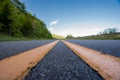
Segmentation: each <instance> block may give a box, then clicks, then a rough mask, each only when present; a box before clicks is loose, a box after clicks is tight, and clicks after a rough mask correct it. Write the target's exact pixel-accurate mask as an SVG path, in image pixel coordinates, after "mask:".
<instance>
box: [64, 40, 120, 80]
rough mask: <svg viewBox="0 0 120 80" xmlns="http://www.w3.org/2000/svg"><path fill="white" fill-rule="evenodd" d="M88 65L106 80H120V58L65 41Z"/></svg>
mask: <svg viewBox="0 0 120 80" xmlns="http://www.w3.org/2000/svg"><path fill="white" fill-rule="evenodd" d="M63 42H64V43H65V44H66V45H67V46H68V47H69V48H70V49H71V50H73V51H74V52H75V53H76V54H77V55H78V56H79V57H80V58H82V59H83V60H84V61H85V62H86V63H87V64H88V65H90V66H91V67H92V68H93V69H95V70H96V71H98V73H99V74H100V75H101V76H102V77H103V78H104V79H105V80H120V58H117V57H114V56H111V55H107V54H102V53H101V52H98V51H95V50H92V49H89V48H86V47H83V46H80V45H77V44H74V43H70V42H67V41H63Z"/></svg>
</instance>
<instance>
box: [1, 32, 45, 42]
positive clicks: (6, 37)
mask: <svg viewBox="0 0 120 80" xmlns="http://www.w3.org/2000/svg"><path fill="white" fill-rule="evenodd" d="M27 40H43V39H40V38H27V37H14V36H10V35H8V34H3V33H0V41H27Z"/></svg>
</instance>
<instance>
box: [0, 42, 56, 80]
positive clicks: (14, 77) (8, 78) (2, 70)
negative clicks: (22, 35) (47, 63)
mask: <svg viewBox="0 0 120 80" xmlns="http://www.w3.org/2000/svg"><path fill="white" fill-rule="evenodd" d="M57 42H58V41H54V42H51V43H49V44H46V45H43V46H40V47H38V48H35V49H32V50H29V51H26V52H23V53H21V54H18V55H16V56H12V57H9V58H6V59H3V60H1V61H0V80H21V79H22V78H24V77H25V75H27V73H28V72H29V70H30V69H31V68H32V67H33V66H35V65H36V64H37V63H38V62H39V61H40V60H41V59H42V58H43V57H44V56H45V55H46V54H47V53H48V52H49V51H50V50H51V49H52V48H53V47H54V46H55V45H56V44H57Z"/></svg>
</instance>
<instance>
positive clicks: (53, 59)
mask: <svg viewBox="0 0 120 80" xmlns="http://www.w3.org/2000/svg"><path fill="white" fill-rule="evenodd" d="M24 80H102V78H101V77H100V76H99V75H98V73H97V72H96V71H94V70H93V69H92V68H90V67H89V66H88V65H87V64H86V63H85V62H84V61H83V60H82V59H80V58H79V57H78V56H77V55H76V54H74V53H73V52H72V51H71V50H70V49H69V48H68V47H67V46H66V45H65V44H63V43H62V42H58V44H57V45H56V46H55V47H54V48H53V49H52V50H51V51H50V52H49V53H48V54H47V55H46V56H45V57H44V58H43V59H42V60H41V61H40V62H39V63H38V64H37V66H36V67H34V68H32V69H31V72H30V73H29V74H28V75H27V76H26V77H25V79H24Z"/></svg>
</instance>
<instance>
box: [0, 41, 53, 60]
mask: <svg viewBox="0 0 120 80" xmlns="http://www.w3.org/2000/svg"><path fill="white" fill-rule="evenodd" d="M52 41H54V40H39V41H38V40H36V41H12V42H0V60H1V59H4V58H7V57H9V56H13V55H16V54H19V53H21V52H24V51H27V50H30V49H33V48H36V47H39V46H41V45H44V44H47V43H49V42H52Z"/></svg>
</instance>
